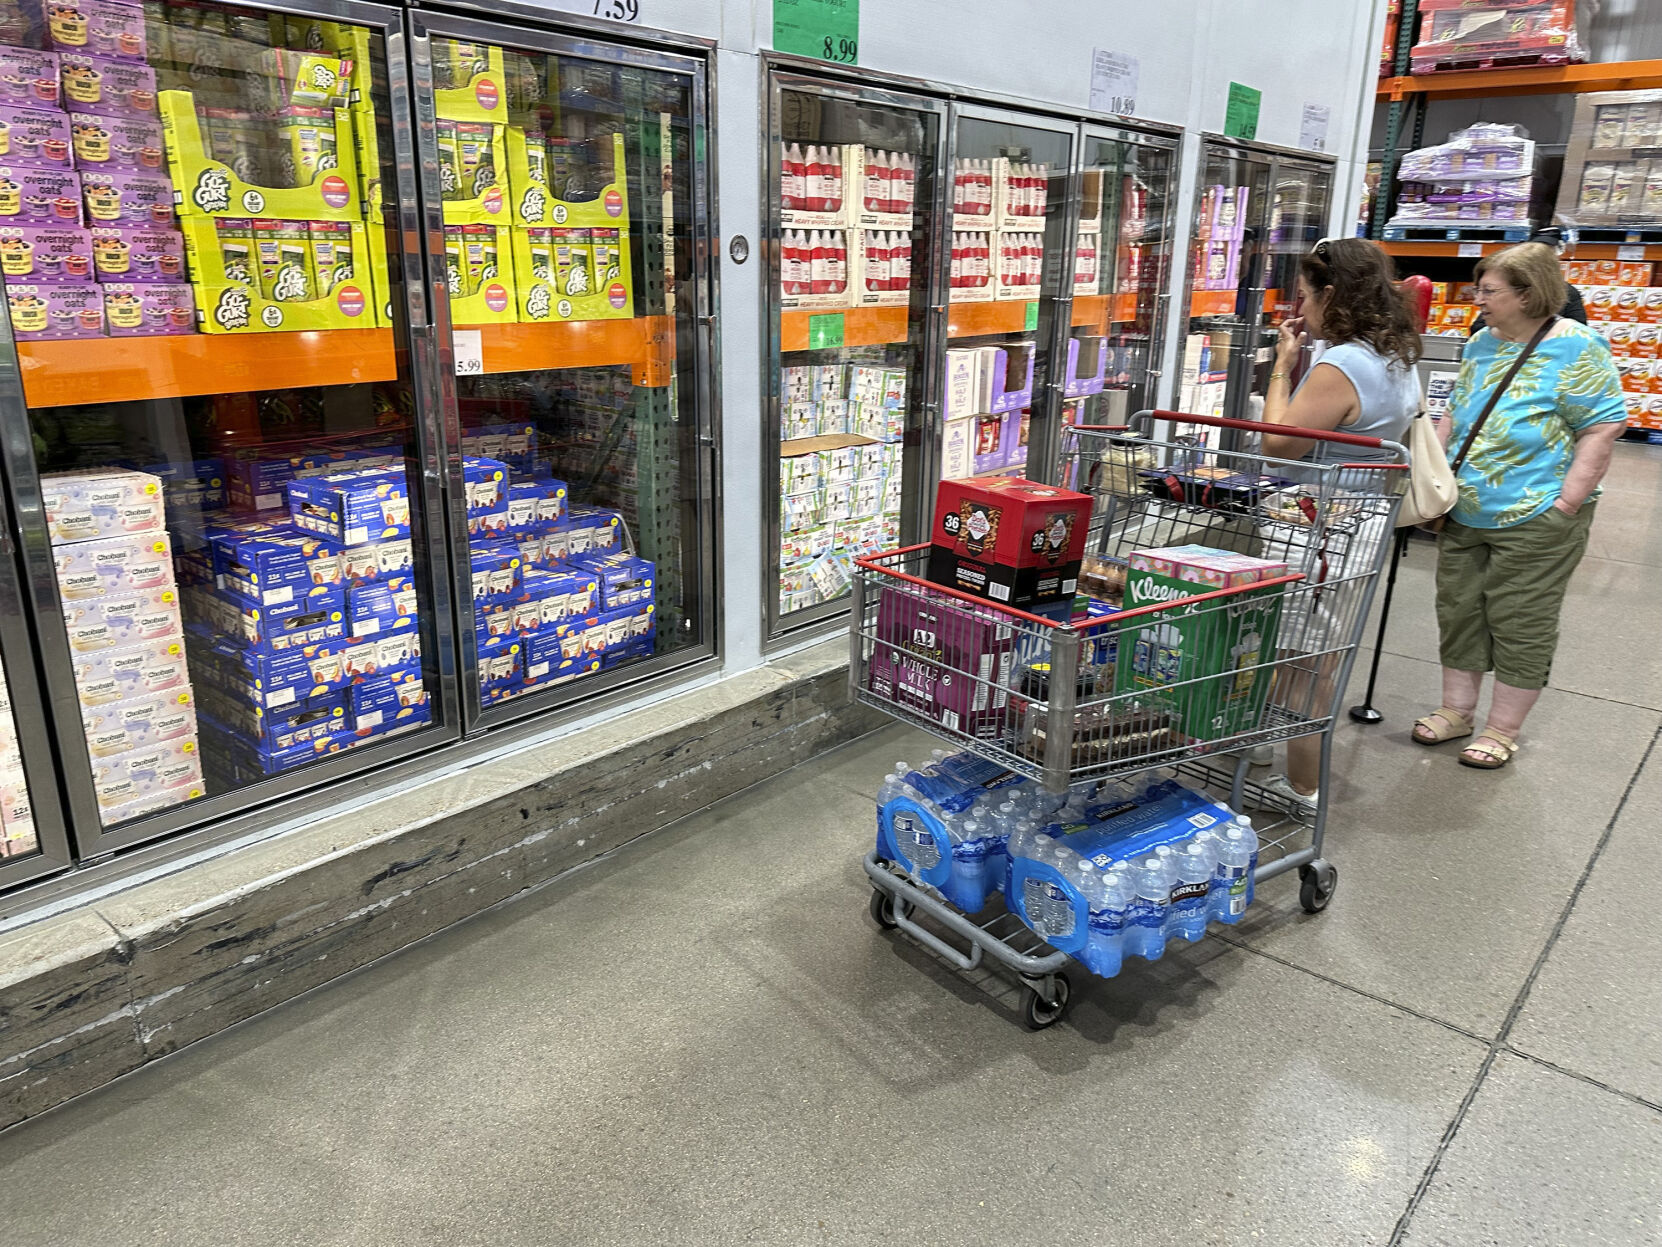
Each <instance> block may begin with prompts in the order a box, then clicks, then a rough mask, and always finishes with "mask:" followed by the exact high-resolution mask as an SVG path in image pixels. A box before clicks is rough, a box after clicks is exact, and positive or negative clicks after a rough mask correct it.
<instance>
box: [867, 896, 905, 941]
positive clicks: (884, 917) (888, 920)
mask: <svg viewBox="0 0 1662 1247" xmlns="http://www.w3.org/2000/svg"><path fill="white" fill-rule="evenodd" d="M870 908H871V920H872V921H873V922H875V923H876V924H877V925H878V926H880V927H882V928H883V929H884V930H885V931H893V930H894V929H895V927H897V926H899V925H900V924H899V923H897V922H896V921H895V918H894V913H895V910H894V897H892V896H890V895H889V894H888V893H887V892H885V891H883V889H882V888H873V889H872V890H871V906H870ZM911 912H912V907H911V906H910V905H902V906H901V907H900V913H901V916H902V917H905V916H906V915H909V914H910V913H911Z"/></svg>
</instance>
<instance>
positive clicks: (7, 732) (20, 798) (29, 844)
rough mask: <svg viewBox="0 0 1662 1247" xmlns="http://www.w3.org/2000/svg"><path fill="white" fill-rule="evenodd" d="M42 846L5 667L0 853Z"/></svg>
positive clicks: (0, 704) (0, 713)
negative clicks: (36, 830)
mask: <svg viewBox="0 0 1662 1247" xmlns="http://www.w3.org/2000/svg"><path fill="white" fill-rule="evenodd" d="M38 848H40V838H39V837H38V836H37V835H36V834H35V816H34V808H33V806H32V805H31V804H30V802H29V784H28V781H27V780H26V779H25V778H24V775H23V755H22V754H21V753H20V752H19V751H18V746H17V721H16V720H15V719H14V718H13V717H12V695H11V690H10V688H8V687H7V685H6V674H5V671H4V670H0V857H24V856H27V855H28V854H30V853H33V852H35V851H36V850H37V849H38Z"/></svg>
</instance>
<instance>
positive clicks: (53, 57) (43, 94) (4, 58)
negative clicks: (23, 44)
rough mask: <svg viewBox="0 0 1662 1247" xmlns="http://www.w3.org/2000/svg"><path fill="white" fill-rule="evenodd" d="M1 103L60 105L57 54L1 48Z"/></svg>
mask: <svg viewBox="0 0 1662 1247" xmlns="http://www.w3.org/2000/svg"><path fill="white" fill-rule="evenodd" d="M0 104H32V105H34V106H35V107H36V108H57V107H58V106H59V105H58V56H57V53H55V52H39V51H36V50H35V49H34V48H0Z"/></svg>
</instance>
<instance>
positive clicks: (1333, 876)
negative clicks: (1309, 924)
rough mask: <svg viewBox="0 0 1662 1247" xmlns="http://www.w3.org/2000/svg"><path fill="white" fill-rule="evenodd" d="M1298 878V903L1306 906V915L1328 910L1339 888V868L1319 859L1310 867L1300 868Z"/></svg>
mask: <svg viewBox="0 0 1662 1247" xmlns="http://www.w3.org/2000/svg"><path fill="white" fill-rule="evenodd" d="M1298 878H1299V888H1298V903H1299V904H1300V905H1302V906H1304V912H1305V913H1307V914H1319V913H1321V911H1322V910H1324V909H1326V908H1327V902H1328V901H1330V900H1332V899H1333V892H1334V889H1335V888H1337V887H1338V886H1339V868H1338V867H1337V866H1335V865H1334V864H1333V863H1332V862H1324V861H1321V860H1320V859H1318V860H1316V861H1314V862H1312V863H1310V865H1308V866H1300V867H1299V869H1298Z"/></svg>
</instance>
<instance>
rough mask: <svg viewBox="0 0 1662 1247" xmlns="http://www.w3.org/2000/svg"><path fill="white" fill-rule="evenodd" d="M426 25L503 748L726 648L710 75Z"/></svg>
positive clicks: (419, 44) (444, 259)
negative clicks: (508, 732)
mask: <svg viewBox="0 0 1662 1247" xmlns="http://www.w3.org/2000/svg"><path fill="white" fill-rule="evenodd" d="M412 22H413V25H414V31H415V38H414V40H413V52H414V63H415V66H416V75H417V89H418V92H419V101H420V104H419V106H420V110H421V113H420V121H421V127H422V131H423V162H422V163H423V170H424V178H425V181H424V196H423V197H424V200H425V203H426V212H427V229H428V236H429V238H430V239H432V240H433V248H432V254H431V256H430V262H431V263H432V264H433V265H434V271H435V274H436V279H435V289H434V303H435V308H436V312H437V315H436V320H437V323H438V324H439V325H440V327H441V330H443V329H445V328H448V331H449V333H448V338H447V339H441V340H446V341H447V342H448V343H449V344H450V345H449V348H448V349H447V350H446V351H445V353H444V356H443V362H442V363H441V365H440V372H441V374H443V380H444V383H445V386H446V388H447V390H448V389H449V388H450V387H451V385H452V384H453V386H454V390H453V402H454V409H455V413H456V417H457V419H456V420H455V421H454V422H453V423H452V427H453V430H454V434H453V440H452V442H451V444H450V446H449V455H450V462H449V472H450V482H451V513H450V521H451V532H452V534H453V549H454V550H455V551H456V555H455V558H456V561H457V564H458V565H457V567H456V573H455V574H456V592H457V599H458V602H459V604H460V612H459V613H460V616H461V620H460V628H459V630H460V634H461V643H462V655H463V667H462V670H463V672H464V673H466V674H464V676H463V680H464V682H465V683H466V685H467V696H468V703H469V713H470V715H477V716H481V722H483V723H484V724H485V725H487V726H489V725H492V724H495V723H498V722H502V721H504V720H506V719H509V718H514V717H521V716H523V715H525V714H527V713H529V712H531V711H533V710H537V709H545V708H547V707H548V706H549V705H551V704H556V703H560V702H565V701H569V700H572V699H574V698H577V697H582V696H587V695H590V694H592V693H593V692H595V691H597V690H600V689H604V688H610V687H615V686H616V685H617V684H619V683H620V682H623V681H627V680H633V679H636V678H638V677H640V676H641V675H643V674H648V673H657V672H662V671H663V670H664V669H665V668H666V667H668V666H673V665H680V664H683V663H686V662H689V661H691V660H693V659H695V658H699V657H703V656H707V655H708V654H710V653H711V652H712V649H713V647H712V644H711V629H712V626H713V611H712V606H713V601H714V589H713V582H714V581H713V576H714V574H713V551H712V548H711V543H712V540H713V531H714V530H713V525H712V522H711V502H710V500H711V497H712V489H711V465H712V459H713V456H712V450H711V447H712V438H711V435H710V431H709V425H708V423H707V421H708V413H709V407H708V404H707V403H706V402H705V401H704V399H703V395H702V393H701V387H702V385H703V384H704V379H705V377H706V376H707V372H706V368H707V365H706V364H705V363H704V362H703V360H704V357H705V354H706V351H705V348H704V347H703V345H702V344H701V343H700V339H699V329H698V324H699V319H700V315H699V314H700V308H701V306H702V302H701V301H703V300H705V299H706V298H707V292H706V291H705V289H704V282H703V280H702V278H701V277H700V273H701V271H702V269H701V266H702V265H703V264H705V263H706V260H705V259H704V257H706V256H707V255H708V254H709V245H708V240H707V237H708V232H707V229H706V227H705V217H704V214H705V211H706V203H707V198H706V196H707V191H706V186H707V183H706V178H705V176H704V160H705V152H704V142H705V126H704V108H705V103H704V100H705V96H704V91H705V87H704V70H703V63H702V62H701V61H698V60H694V59H691V58H687V57H676V56H668V55H657V54H653V53H647V52H641V51H635V50H631V49H626V48H622V47H616V46H612V45H608V44H604V43H587V42H578V41H574V40H570V39H565V38H561V37H557V36H555V35H553V34H552V33H548V32H543V31H539V30H535V29H529V28H511V27H506V26H500V25H493V24H487V23H483V22H477V21H471V20H467V19H462V18H454V19H452V18H440V17H436V16H430V15H419V14H418V15H415V16H414V17H413V18H412Z"/></svg>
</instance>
